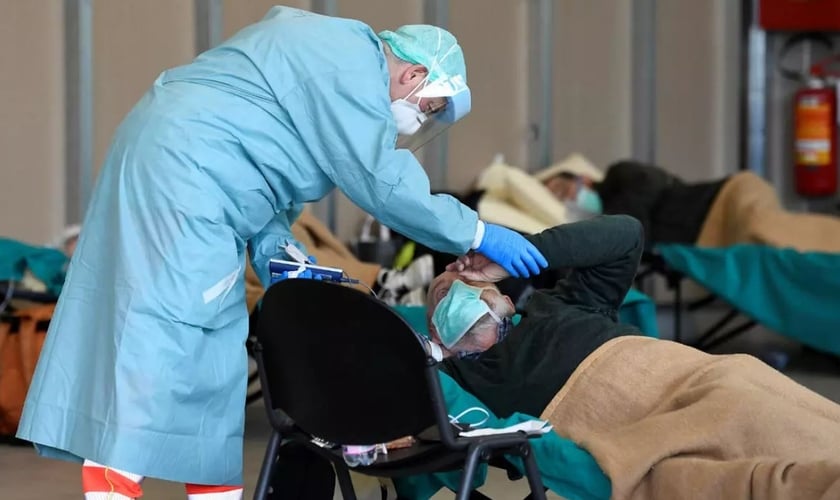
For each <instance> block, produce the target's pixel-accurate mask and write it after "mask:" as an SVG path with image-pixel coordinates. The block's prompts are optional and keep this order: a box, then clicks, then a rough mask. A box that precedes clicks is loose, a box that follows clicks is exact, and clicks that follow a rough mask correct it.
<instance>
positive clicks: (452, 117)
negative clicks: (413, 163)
mask: <svg viewBox="0 0 840 500" xmlns="http://www.w3.org/2000/svg"><path fill="white" fill-rule="evenodd" d="M453 80H460V81H461V82H463V79H461V78H460V77H456V78H451V79H448V80H447V81H446V82H435V83H432V84H430V85H428V86H426V87H424V88H423V89H420V90H419V91H418V92H417V93H416V94H415V96H417V97H418V98H420V99H421V100H422V99H434V98H443V100H444V102H443V106H442V108H438V109H434V110H432V111H430V112H426V113H423V114H422V115H421V118H420V119H422V120H423V123H422V125H421V126H420V128H419V129H418V130H417V132H415V133H413V134H411V135H399V137H398V138H397V148H398V149H409V150H411V151H417V150H418V149H420V148H421V147H423V146H425V145H426V143H428V142H429V141H431V140H432V139H434V138H435V137H437V136H438V135H440V134H441V133H443V132H444V131H445V130H446V129H448V128H449V127H451V126H452V124H454V123H455V122H457V121H458V120H460V119H461V118H463V117H464V116H466V115H467V113H469V112H470V108H471V106H472V101H471V95H470V89H469V88H468V87H467V85H466V84H465V83H462V84H461V85H459V84H458V83H457V81H453Z"/></svg>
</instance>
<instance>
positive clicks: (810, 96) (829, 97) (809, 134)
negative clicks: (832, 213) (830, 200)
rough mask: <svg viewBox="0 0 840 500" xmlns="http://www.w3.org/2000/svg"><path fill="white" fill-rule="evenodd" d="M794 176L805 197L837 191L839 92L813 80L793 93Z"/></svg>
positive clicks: (820, 195)
mask: <svg viewBox="0 0 840 500" xmlns="http://www.w3.org/2000/svg"><path fill="white" fill-rule="evenodd" d="M794 106H795V107H794V148H795V152H794V163H795V166H794V170H795V172H794V178H795V184H796V191H797V193H799V194H800V195H802V196H808V197H822V196H831V195H833V194H834V193H835V192H836V191H837V94H836V91H835V88H834V86H833V85H831V86H827V85H825V84H824V83H823V82H822V81H821V80H813V81H812V82H810V83H809V85H808V87H805V88H802V89H800V90H799V91H798V92H796V95H795V96H794Z"/></svg>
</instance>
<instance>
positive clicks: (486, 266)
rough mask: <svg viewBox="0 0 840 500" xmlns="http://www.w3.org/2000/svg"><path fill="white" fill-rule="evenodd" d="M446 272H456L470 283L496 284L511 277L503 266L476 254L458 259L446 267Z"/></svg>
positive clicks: (472, 253) (471, 253)
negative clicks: (484, 282) (485, 282)
mask: <svg viewBox="0 0 840 500" xmlns="http://www.w3.org/2000/svg"><path fill="white" fill-rule="evenodd" d="M446 270H447V271H450V272H456V273H458V274H459V275H461V277H462V278H464V279H467V280H470V281H487V282H490V283H495V282H497V281H501V280H503V279H505V278H508V277H510V274H508V272H507V271H505V269H504V268H503V267H502V266H500V265H498V264H496V263H495V262H493V261H492V260H490V259H488V258H487V257H486V256H484V255H482V254H480V253H475V252H470V253H468V254H467V255H462V256H460V257H458V260H456V261H455V262H453V263H451V264H449V265H448V266H446Z"/></svg>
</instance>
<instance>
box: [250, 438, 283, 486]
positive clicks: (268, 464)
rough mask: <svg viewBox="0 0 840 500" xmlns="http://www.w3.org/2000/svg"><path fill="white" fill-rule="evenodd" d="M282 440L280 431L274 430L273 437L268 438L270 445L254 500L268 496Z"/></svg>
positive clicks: (267, 448) (266, 451)
mask: <svg viewBox="0 0 840 500" xmlns="http://www.w3.org/2000/svg"><path fill="white" fill-rule="evenodd" d="M281 441H282V439H281V436H280V433H279V432H277V431H274V432H272V433H271V438H270V439H269V440H268V446H267V447H266V449H265V457H264V458H263V463H262V467H261V468H260V477H259V479H257V487H256V489H255V490H254V500H265V499H266V498H268V490H269V488H270V487H271V476H272V475H273V473H274V462H275V461H276V460H277V454H278V453H279V452H280V442H281Z"/></svg>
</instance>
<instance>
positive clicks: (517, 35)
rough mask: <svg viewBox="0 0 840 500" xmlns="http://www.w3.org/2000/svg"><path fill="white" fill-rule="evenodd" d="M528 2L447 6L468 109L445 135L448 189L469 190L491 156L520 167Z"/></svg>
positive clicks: (461, 1)
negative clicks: (466, 85)
mask: <svg viewBox="0 0 840 500" xmlns="http://www.w3.org/2000/svg"><path fill="white" fill-rule="evenodd" d="M528 3H529V2H528V1H526V0H516V1H504V0H494V1H490V2H488V1H487V0H458V1H455V2H450V5H451V12H450V14H449V15H450V22H449V27H450V29H451V30H452V32H453V33H454V34H455V36H456V37H457V38H458V41H459V42H460V44H461V47H462V48H463V50H464V58H465V60H466V63H467V82H468V83H469V86H470V91H471V92H472V111H470V114H469V115H467V116H466V117H465V118H464V119H463V121H461V122H459V123H457V124H456V125H455V126H453V127H452V128H451V129H450V132H449V144H448V147H449V172H448V173H449V175H448V178H447V184H448V186H447V187H448V189H449V190H452V191H458V192H462V191H465V190H467V189H468V188H470V187H471V186H472V184H473V182H474V181H475V178H476V177H477V176H478V174H479V173H480V172H481V171H482V170H483V169H484V168H485V167H487V165H489V164H490V162H491V160H492V159H493V156H494V155H495V154H496V153H501V154H503V155H504V156H505V159H506V160H507V161H508V162H509V163H511V164H514V165H524V164H525V160H526V159H527V151H528V150H527V147H528V135H527V129H528V99H527V96H528V94H527V93H528V61H527V54H528V47H527V37H526V36H525V35H526V34H527V31H526V27H527V23H528V11H527V8H526V7H527V4H528ZM490 5H492V7H488V6H490ZM479 12H480V13H481V14H480V18H481V21H480V22H477V19H476V17H475V15H476V13H479ZM490 34H492V35H490Z"/></svg>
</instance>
